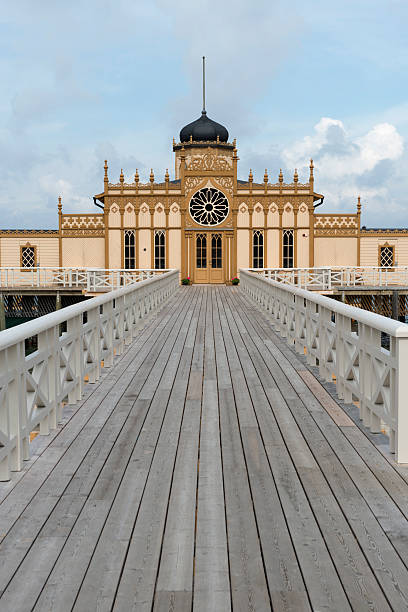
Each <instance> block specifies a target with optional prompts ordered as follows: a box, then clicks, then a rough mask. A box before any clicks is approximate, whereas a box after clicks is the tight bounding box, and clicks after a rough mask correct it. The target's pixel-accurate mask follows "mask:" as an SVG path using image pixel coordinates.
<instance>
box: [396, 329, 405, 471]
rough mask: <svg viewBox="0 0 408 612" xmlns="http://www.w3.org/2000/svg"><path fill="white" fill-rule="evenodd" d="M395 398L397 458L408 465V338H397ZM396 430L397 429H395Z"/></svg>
mask: <svg viewBox="0 0 408 612" xmlns="http://www.w3.org/2000/svg"><path fill="white" fill-rule="evenodd" d="M395 340H396V343H395V345H396V346H395V349H396V351H395V352H396V367H395V370H394V372H393V376H394V377H395V381H394V382H395V387H394V388H395V396H394V410H393V412H394V414H393V417H394V418H393V421H394V422H396V423H397V428H396V433H395V434H394V436H395V440H394V445H395V458H396V460H397V461H398V462H399V463H408V374H407V372H408V338H406V337H398V336H397V337H396V338H395ZM394 429H395V428H394Z"/></svg>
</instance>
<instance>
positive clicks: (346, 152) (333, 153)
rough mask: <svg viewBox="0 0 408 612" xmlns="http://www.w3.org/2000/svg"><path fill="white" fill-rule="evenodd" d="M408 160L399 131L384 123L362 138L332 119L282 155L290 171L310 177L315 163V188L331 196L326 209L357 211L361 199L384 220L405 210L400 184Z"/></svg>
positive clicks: (327, 198)
mask: <svg viewBox="0 0 408 612" xmlns="http://www.w3.org/2000/svg"><path fill="white" fill-rule="evenodd" d="M403 155H404V141H403V138H402V136H401V134H400V133H399V132H398V131H397V129H396V127H395V126H394V125H392V124H390V123H378V124H376V125H374V126H372V127H371V128H370V129H369V130H368V131H367V132H366V133H364V134H362V135H361V134H360V135H358V134H355V133H349V132H348V130H347V129H346V127H345V125H344V123H343V122H342V121H341V120H339V119H333V118H329V117H323V118H322V119H320V121H319V122H318V123H317V124H316V125H315V127H314V130H313V133H312V134H311V135H308V136H306V137H304V138H303V139H302V140H299V141H297V142H294V143H293V144H292V145H289V146H287V147H285V148H284V149H283V151H282V159H283V160H284V164H285V166H286V167H287V168H294V167H298V168H299V169H300V170H301V171H304V172H307V167H308V164H309V159H310V158H313V159H314V163H315V167H316V172H315V175H316V179H317V180H316V183H315V185H316V189H317V190H318V191H320V192H321V193H324V194H325V196H326V207H330V209H335V210H347V209H348V210H351V206H354V203H355V201H356V197H357V195H359V194H361V196H362V198H363V200H364V201H365V205H366V208H367V211H368V212H369V213H370V214H371V213H376V214H377V217H380V218H381V219H383V220H385V218H384V217H383V216H382V214H383V213H384V211H385V210H387V211H388V213H390V212H391V213H392V212H394V213H397V212H402V211H403V210H404V209H405V203H404V202H402V201H398V199H397V197H396V193H395V183H394V180H395V174H396V172H398V168H399V166H400V164H401V161H402V157H403ZM398 186H399V187H401V183H398ZM371 224H372V223H371Z"/></svg>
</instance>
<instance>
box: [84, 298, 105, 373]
mask: <svg viewBox="0 0 408 612" xmlns="http://www.w3.org/2000/svg"><path fill="white" fill-rule="evenodd" d="M99 308H100V307H99V306H97V307H96V308H92V310H89V311H88V322H87V324H86V327H87V328H89V329H88V330H87V329H85V337H84V341H85V342H87V352H86V353H85V354H87V355H88V360H89V359H90V361H88V363H92V364H93V367H92V368H91V370H90V372H89V375H88V376H89V382H90V383H95V382H96V381H97V380H99V376H100V370H101V328H100V313H99ZM87 334H89V336H90V337H89V338H88V339H87V338H86V335H87ZM85 366H86V364H84V368H85Z"/></svg>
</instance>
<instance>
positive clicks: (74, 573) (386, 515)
mask: <svg viewBox="0 0 408 612" xmlns="http://www.w3.org/2000/svg"><path fill="white" fill-rule="evenodd" d="M66 414H67V416H66V418H65V421H64V423H63V424H62V425H61V426H60V427H59V428H58V430H57V431H56V432H53V433H52V434H50V435H49V436H38V437H37V438H36V439H35V441H34V442H33V449H34V452H33V455H32V458H31V459H30V460H29V461H28V462H26V464H25V467H24V470H23V471H22V472H18V473H14V474H13V477H12V480H11V481H10V482H9V483H1V484H0V537H1V544H0V594H1V596H0V610H1V611H2V612H8V611H10V612H11V611H13V612H24V611H26V610H27V611H28V610H35V611H37V612H38V611H40V610H41V611H50V612H51V611H52V612H65V611H68V610H76V611H83V612H90V611H93V610H95V611H96V610H98V611H105V610H106V611H108V610H118V611H119V610H120V611H123V612H129V611H131V610H136V611H150V610H154V611H160V612H170V611H174V612H185V611H191V610H195V611H199V612H203V611H206V612H207V611H208V612H224V611H225V612H227V611H229V610H234V611H240V612H241V611H242V612H243V611H269V610H276V611H279V612H280V611H286V610H292V611H293V612H302V611H305V610H315V611H323V610H325V611H333V612H344V611H347V610H358V611H360V610H371V611H373V610H377V611H378V612H386V611H389V610H401V611H403V610H404V611H406V610H407V609H408V569H407V568H408V529H407V526H408V523H407V518H408V468H405V466H398V465H397V464H395V463H393V461H392V459H391V458H390V456H387V454H386V452H385V451H383V450H382V449H381V447H380V446H379V445H375V444H374V443H373V442H372V441H371V440H370V436H369V435H366V434H365V432H364V431H363V430H362V429H361V428H360V427H358V426H357V424H356V423H355V422H354V421H353V420H352V419H351V418H350V416H349V415H348V414H346V412H345V411H344V410H343V409H342V407H341V406H340V405H339V404H338V403H337V402H336V401H335V400H334V399H333V397H332V396H331V395H330V394H329V393H328V392H327V391H326V390H325V388H324V387H323V386H322V385H321V384H320V383H319V382H318V380H317V379H316V378H315V377H314V375H313V373H312V371H311V369H310V368H307V366H306V365H305V363H304V362H303V360H302V359H300V358H299V357H298V356H296V354H295V353H294V352H292V350H291V349H290V348H288V347H287V345H286V344H285V343H284V341H283V340H281V339H280V338H279V337H278V336H277V335H276V334H275V333H274V332H273V331H272V328H271V325H270V322H269V320H268V318H267V316H266V315H265V314H264V313H263V312H261V310H259V309H258V308H257V306H255V305H254V303H253V302H251V301H250V299H249V298H248V297H247V296H246V295H245V294H244V293H243V292H242V290H241V289H239V288H238V289H237V288H231V287H219V288H215V287H201V288H200V287H186V288H180V289H178V290H177V291H176V293H175V294H174V296H173V297H172V298H171V299H170V300H168V301H167V302H166V303H165V305H164V306H163V307H162V308H161V310H160V311H159V312H158V313H156V314H155V315H154V316H152V318H151V319H150V320H149V321H148V322H147V323H146V325H145V327H144V328H143V329H142V330H141V331H140V333H139V335H138V336H137V337H136V339H135V340H134V341H133V342H132V344H130V345H129V346H128V347H127V348H126V350H125V351H124V353H123V354H122V355H121V356H120V358H119V359H118V360H117V361H116V362H115V366H114V367H112V368H110V369H109V370H106V371H105V373H104V374H103V376H102V377H101V379H100V380H99V382H98V383H96V384H92V385H91V384H88V385H87V387H86V393H85V396H84V398H83V400H82V401H81V402H80V403H79V404H77V405H75V406H73V407H72V409H71V410H70V411H67V413H66ZM371 437H372V436H371Z"/></svg>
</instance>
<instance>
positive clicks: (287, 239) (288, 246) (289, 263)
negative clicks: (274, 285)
mask: <svg viewBox="0 0 408 612" xmlns="http://www.w3.org/2000/svg"><path fill="white" fill-rule="evenodd" d="M282 263H283V267H284V268H293V229H286V230H283V260H282Z"/></svg>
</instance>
